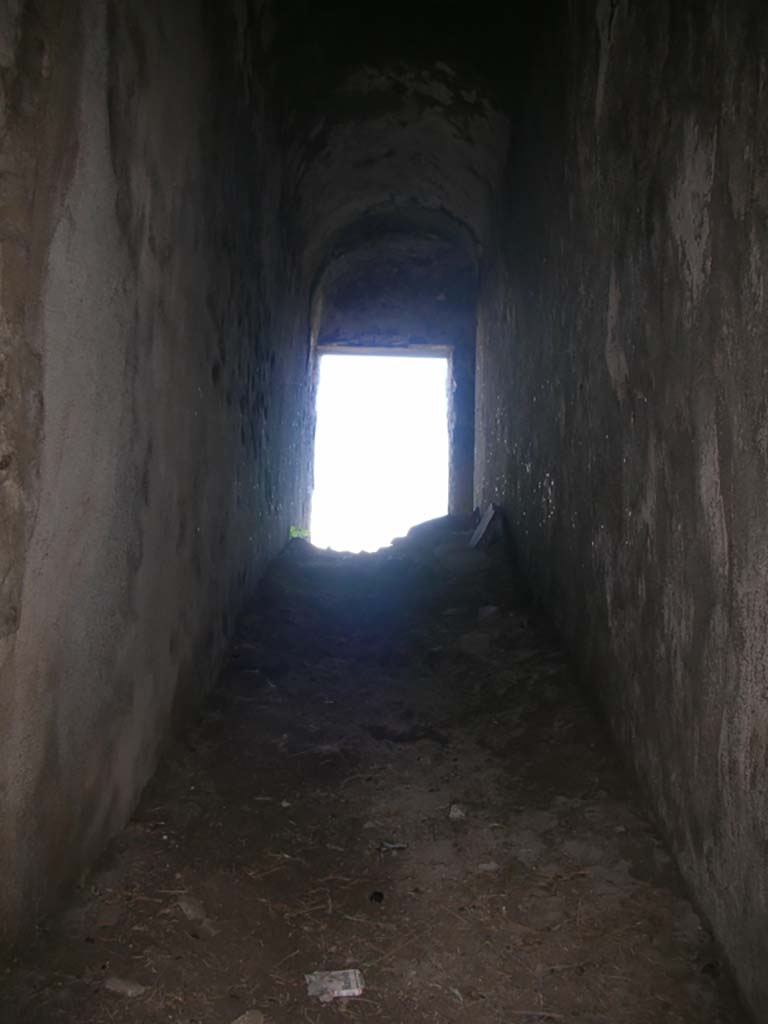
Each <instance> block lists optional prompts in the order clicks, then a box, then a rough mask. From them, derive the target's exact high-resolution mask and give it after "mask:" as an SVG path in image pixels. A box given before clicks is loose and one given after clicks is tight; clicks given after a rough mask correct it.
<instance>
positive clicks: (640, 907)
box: [0, 529, 743, 1024]
mask: <svg viewBox="0 0 768 1024" xmlns="http://www.w3.org/2000/svg"><path fill="white" fill-rule="evenodd" d="M491 555H492V558H493V562H495V563H496V564H497V565H498V563H499V562H501V561H502V559H501V557H500V556H499V555H498V554H497V551H496V549H492V550H491ZM514 589H515V588H514V580H511V579H510V577H509V574H508V573H507V572H506V570H505V571H499V570H498V568H497V569H495V570H494V569H493V563H492V559H491V557H489V555H488V554H487V553H483V552H478V551H475V550H472V549H469V548H468V547H467V539H466V534H464V533H459V532H450V531H445V530H436V531H430V530H428V529H427V530H424V529H422V530H421V531H420V533H419V531H416V536H415V538H414V539H413V540H412V541H410V542H408V541H406V542H405V543H401V544H398V545H397V546H395V547H394V548H393V549H389V550H386V551H382V552H380V553H378V554H376V555H370V556H365V555H361V556H340V555H332V554H329V553H325V552H319V551H317V550H316V549H313V548H311V547H310V546H309V545H308V544H306V543H305V542H303V541H294V542H292V543H291V545H289V547H288V549H287V550H286V552H285V553H284V554H283V556H282V557H281V558H280V559H279V560H278V561H277V562H276V563H275V565H274V566H273V569H272V571H271V572H270V573H269V574H268V576H267V578H266V579H265V581H264V584H263V586H262V590H261V594H260V596H259V600H258V602H256V603H255V604H254V605H253V606H252V608H251V610H250V612H249V614H247V615H246V617H245V618H244V621H243V623H242V627H241V630H240V634H239V640H238V642H237V644H236V646H235V648H234V650H233V651H232V653H231V657H230V659H229V662H228V665H227V668H226V670H225V671H224V673H223V674H222V678H221V680H220V683H219V685H218V687H217V688H216V690H215V691H214V693H213V694H212V695H211V697H210V699H209V701H208V703H207V705H206V707H205V709H204V711H203V712H202V713H201V716H200V718H199V721H198V722H197V724H196V725H195V726H194V727H193V728H191V729H190V730H189V731H188V732H187V734H186V735H185V737H184V738H183V739H182V740H180V741H178V742H177V743H176V744H175V746H174V747H173V748H172V749H171V750H170V751H169V752H168V755H167V756H166V758H165V761H164V764H163V766H162V768H161V770H160V771H159V773H158V775H157V776H156V778H155V780H154V781H153V782H152V784H151V785H150V787H149V789H148V791H147V792H146V794H145V797H144V799H143V801H142V804H141V806H140V808H139V810H138V812H137V813H136V815H135V816H134V819H133V821H132V823H131V824H130V825H129V827H128V828H127V830H126V831H125V832H124V833H123V834H122V835H121V836H120V837H119V838H118V839H117V840H116V841H115V842H114V843H113V844H112V846H111V848H110V850H109V851H108V855H107V856H106V858H105V859H104V860H103V862H102V864H101V866H100V867H99V869H98V870H97V871H96V873H95V874H94V875H93V876H92V877H91V878H90V879H89V880H88V882H87V883H86V884H85V885H84V887H83V889H82V892H81V894H80V897H79V899H78V900H77V902H76V903H75V905H74V906H73V907H72V909H71V910H70V911H69V912H68V913H67V914H65V915H64V916H63V917H61V918H59V919H58V921H54V922H53V923H51V925H50V928H49V930H47V931H46V932H44V933H42V934H41V935H40V937H39V941H38V943H37V945H36V947H35V948H33V949H31V950H30V951H29V952H28V953H26V954H25V956H24V958H23V959H21V960H19V961H17V962H16V963H15V964H14V965H13V967H12V969H11V971H10V973H9V974H8V975H7V977H6V978H5V979H4V985H3V994H2V996H0V1011H2V1012H1V1013H0V1016H1V1017H2V1020H3V1021H9V1022H11V1021H22V1020H23V1021H24V1022H25V1024H54V1022H68V1024H74V1022H75V1021H77V1022H78V1024H104V1022H106V1021H110V1022H117V1024H138V1022H142V1024H146V1022H153V1024H154V1022H156V1021H157V1022H159V1021H164V1022H166V1021H167V1022H175V1024H182V1022H183V1024H230V1022H232V1021H236V1020H237V1019H238V1018H240V1017H241V1015H243V1014H245V1013H246V1012H248V1011H252V1013H251V1016H249V1017H246V1018H245V1020H246V1021H247V1022H248V1024H254V1022H256V1021H262V1020H264V1021H266V1022H270V1024H289V1022H291V1024H294V1022H298V1021H308V1022H316V1021H320V1020H322V1021H324V1022H332V1021H342V1020H347V1021H349V1020H360V1021H363V1020H365V1021H368V1020H371V1021H373V1020H381V1021H387V1022H393V1024H395V1022H397V1024H406V1022H407V1024H416V1022H427V1021H432V1022H449V1021H467V1022H470V1021H471V1022H472V1024H486V1022H488V1024H490V1022H501V1021H504V1022H511V1021H516V1022H525V1024H535V1022H540V1021H547V1020H551V1021H560V1020H567V1021H569V1022H573V1024H661V1022H668V1024H673V1022H674V1024H716V1022H720V1024H725V1022H731V1024H736V1022H739V1021H741V1020H742V1019H743V1018H742V1017H741V1015H740V1013H739V1012H738V1010H737V1009H736V1008H735V1004H734V1003H733V1002H732V1001H731V996H730V994H729V993H730V986H729V985H728V982H727V981H726V980H725V979H724V978H723V977H722V976H721V970H720V965H719V961H718V955H717V953H716V951H715V950H714V948H713V945H712V943H711V941H710V939H709V937H708V936H707V934H706V933H705V931H704V930H703V929H702V927H701V924H700V921H699V919H698V917H697V915H696V914H695V912H694V911H693V909H692V907H691V906H690V904H689V903H688V902H687V900H686V898H685V895H684V892H683V890H682V887H681V883H680V881H679V878H678V875H677V873H676V871H675V869H674V867H673V865H672V862H671V860H670V858H669V857H668V855H667V853H666V852H665V850H664V848H663V846H662V844H661V842H660V841H659V839H658V837H657V835H656V833H655V831H654V829H653V828H652V827H651V826H650V825H649V822H648V820H647V819H646V818H645V816H644V815H643V813H642V812H641V811H640V810H639V807H638V805H637V803H636V802H635V800H634V797H633V794H632V791H631V789H630V787H629V785H628V783H627V781H626V780H625V778H624V777H623V775H622V773H621V771H620V770H619V769H618V768H617V764H616V760H615V757H614V756H613V755H612V753H611V751H610V749H609V748H608V746H607V743H606V741H605V740H604V738H603V735H602V733H601V731H600V729H599V728H598V727H597V726H596V724H595V722H594V720H593V718H592V717H591V714H590V713H589V711H588V710H587V709H586V707H585V705H584V703H583V701H582V699H581V697H580V695H579V693H578V691H577V690H576V689H575V687H574V685H573V682H572V678H571V675H570V673H569V669H568V667H567V665H566V663H565V661H564V658H563V655H562V653H561V651H560V650H559V648H558V647H557V646H556V645H554V644H553V643H552V641H551V640H550V639H548V638H547V634H546V631H545V630H544V629H543V628H541V627H540V626H539V625H538V624H537V623H535V622H533V621H532V620H531V619H530V617H529V616H528V615H527V613H526V612H525V611H524V610H521V608H520V606H519V603H518V602H517V601H516V600H515V597H514ZM345 967H356V968H359V969H360V970H361V971H362V973H363V975H364V978H365V982H366V988H365V992H364V994H363V996H362V997H360V998H359V999H355V1000H351V1001H348V1002H347V1003H345V1004H344V1005H340V1004H331V1005H329V1006H326V1007H323V1006H321V1005H320V1004H318V1003H317V1001H316V1000H311V999H309V998H308V996H307V994H306V991H305V984H304V975H305V974H306V973H308V972H312V971H315V970H323V969H336V968H345ZM261 1015H263V1016H261Z"/></svg>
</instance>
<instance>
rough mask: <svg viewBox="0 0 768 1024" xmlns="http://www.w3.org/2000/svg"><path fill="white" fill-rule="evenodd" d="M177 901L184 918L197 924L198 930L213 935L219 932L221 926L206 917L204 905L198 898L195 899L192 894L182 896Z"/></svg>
mask: <svg viewBox="0 0 768 1024" xmlns="http://www.w3.org/2000/svg"><path fill="white" fill-rule="evenodd" d="M177 902H178V906H179V909H180V910H181V912H182V913H183V914H184V916H185V917H186V919H187V920H188V921H193V922H194V923H195V924H199V925H200V930H201V931H203V932H205V934H206V935H210V936H214V935H218V934H219V932H220V931H221V928H219V926H218V925H217V924H216V922H215V921H212V920H211V918H210V917H208V915H207V914H206V912H205V907H204V906H203V905H202V903H200V902H199V900H196V899H195V898H194V897H193V896H182V897H180V899H179V900H178V901H177Z"/></svg>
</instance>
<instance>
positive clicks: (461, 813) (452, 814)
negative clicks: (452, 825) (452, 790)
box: [448, 804, 467, 821]
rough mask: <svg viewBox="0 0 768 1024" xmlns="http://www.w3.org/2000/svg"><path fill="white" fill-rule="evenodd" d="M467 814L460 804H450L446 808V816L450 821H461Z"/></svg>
mask: <svg viewBox="0 0 768 1024" xmlns="http://www.w3.org/2000/svg"><path fill="white" fill-rule="evenodd" d="M466 816H467V812H466V811H465V810H464V808H463V807H462V806H461V804H451V806H450V807H449V808H448V817H449V818H450V820H451V821H463V820H464V819H465V818H466Z"/></svg>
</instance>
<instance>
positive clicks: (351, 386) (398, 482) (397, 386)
mask: <svg viewBox="0 0 768 1024" xmlns="http://www.w3.org/2000/svg"><path fill="white" fill-rule="evenodd" d="M447 370H448V361H447V360H446V359H443V358H422V357H415V356H366V355H325V356H322V357H321V359H320V381H319V387H318V395H317V433H316V439H315V490H314V495H313V498H312V523H311V535H312V543H313V544H315V545H317V546H318V547H321V548H325V547H330V548H333V549H334V550H336V551H376V550H377V549H378V548H381V547H385V546H386V545H387V544H390V543H391V542H392V540H393V539H394V538H395V537H399V536H402V535H403V534H405V533H407V532H408V530H409V529H410V527H411V526H413V525H414V524H415V523H420V522H423V521H424V520H425V519H432V518H434V517H436V516H442V515H445V514H446V512H447V511H448V403H447V393H446V387H447Z"/></svg>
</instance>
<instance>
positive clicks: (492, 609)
mask: <svg viewBox="0 0 768 1024" xmlns="http://www.w3.org/2000/svg"><path fill="white" fill-rule="evenodd" d="M498 614H499V609H498V608H497V607H496V605H495V604H486V605H483V607H482V608H479V609H478V612H477V621H478V622H485V620H486V619H492V618H493V617H494V615H498Z"/></svg>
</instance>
